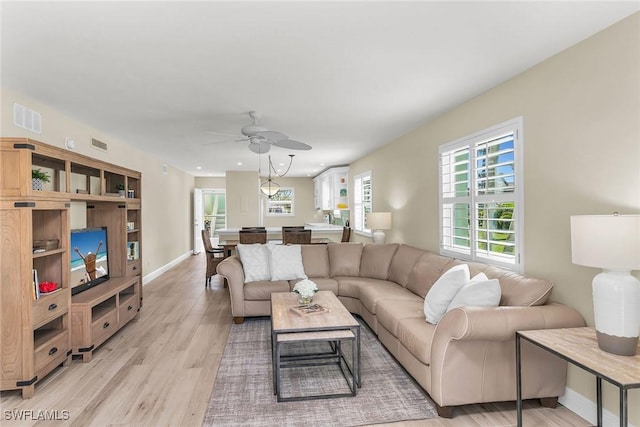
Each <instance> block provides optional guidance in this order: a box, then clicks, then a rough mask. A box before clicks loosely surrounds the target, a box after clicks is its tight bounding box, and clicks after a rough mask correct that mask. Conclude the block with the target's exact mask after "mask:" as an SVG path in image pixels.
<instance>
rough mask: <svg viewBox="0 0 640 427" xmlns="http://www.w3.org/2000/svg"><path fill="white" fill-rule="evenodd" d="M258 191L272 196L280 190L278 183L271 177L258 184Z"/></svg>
mask: <svg viewBox="0 0 640 427" xmlns="http://www.w3.org/2000/svg"><path fill="white" fill-rule="evenodd" d="M260 191H262V193H263V194H264V195H265V196H269V197H272V196H275V195H276V193H277V192H278V191H280V185H278V183H276V182H275V181H273V180H272V179H267V180H266V181H265V182H263V183H262V185H260Z"/></svg>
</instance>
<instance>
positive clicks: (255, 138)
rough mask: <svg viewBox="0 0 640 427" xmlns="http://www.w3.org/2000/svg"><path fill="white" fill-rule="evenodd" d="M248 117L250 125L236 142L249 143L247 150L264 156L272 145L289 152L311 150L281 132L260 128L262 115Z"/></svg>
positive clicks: (244, 128) (308, 146)
mask: <svg viewBox="0 0 640 427" xmlns="http://www.w3.org/2000/svg"><path fill="white" fill-rule="evenodd" d="M249 117H250V118H251V124H250V125H246V126H243V127H242V129H241V132H242V138H240V139H237V140H236V142H242V141H247V142H249V150H251V151H253V152H254V153H257V154H264V153H266V152H268V151H269V150H270V149H271V146H272V145H273V146H274V147H280V148H288V149H290V150H311V146H310V145H307V144H305V143H304V142H300V141H296V140H293V139H289V137H288V136H287V135H285V134H283V133H282V132H277V131H274V130H269V129H267V128H265V127H263V126H260V125H259V124H258V121H259V120H260V119H261V118H262V114H260V113H258V112H256V111H249ZM213 133H218V132H213ZM221 135H226V134H221Z"/></svg>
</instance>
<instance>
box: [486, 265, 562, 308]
mask: <svg viewBox="0 0 640 427" xmlns="http://www.w3.org/2000/svg"><path fill="white" fill-rule="evenodd" d="M484 273H485V274H486V275H487V277H488V278H489V279H498V280H499V281H500V288H501V289H502V297H501V298H500V305H506V306H522V307H531V306H534V305H544V304H545V303H546V302H547V300H548V299H549V296H550V295H551V290H552V289H553V283H551V282H549V281H548V280H544V279H535V278H532V277H526V276H523V275H521V274H518V273H515V272H513V271H508V270H503V269H501V268H498V267H494V266H489V267H488V268H487V269H486V270H485V271H484Z"/></svg>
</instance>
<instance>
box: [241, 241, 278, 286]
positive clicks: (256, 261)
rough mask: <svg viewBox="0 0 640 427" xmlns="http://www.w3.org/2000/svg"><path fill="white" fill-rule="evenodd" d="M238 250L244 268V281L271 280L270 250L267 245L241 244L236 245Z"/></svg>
mask: <svg viewBox="0 0 640 427" xmlns="http://www.w3.org/2000/svg"><path fill="white" fill-rule="evenodd" d="M236 250H237V251H238V256H239V257H240V262H242V268H243V270H244V283H247V282H255V281H259V280H271V269H270V267H269V252H268V250H267V247H266V245H261V244H260V243H255V244H252V245H244V244H239V245H238V246H236Z"/></svg>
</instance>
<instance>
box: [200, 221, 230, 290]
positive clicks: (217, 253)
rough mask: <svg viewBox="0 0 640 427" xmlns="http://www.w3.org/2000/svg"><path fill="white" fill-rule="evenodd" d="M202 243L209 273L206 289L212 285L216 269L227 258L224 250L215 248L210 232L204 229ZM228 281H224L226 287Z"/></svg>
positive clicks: (206, 279)
mask: <svg viewBox="0 0 640 427" xmlns="http://www.w3.org/2000/svg"><path fill="white" fill-rule="evenodd" d="M201 234H202V243H203V244H204V252H205V255H206V260H207V272H206V274H205V280H204V286H205V288H206V287H207V286H209V285H210V284H211V278H212V277H213V276H215V274H216V267H217V266H218V264H220V261H222V260H223V259H224V258H225V255H224V249H223V248H218V247H216V248H214V247H213V245H212V244H211V235H210V234H209V230H207V229H204V230H202V232H201ZM226 284H227V282H226V279H225V280H224V286H226Z"/></svg>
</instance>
